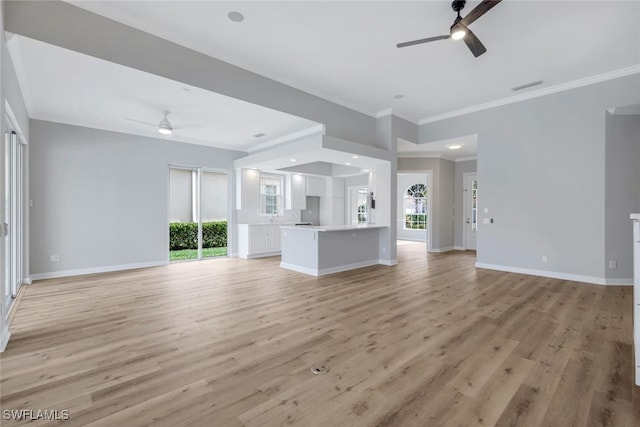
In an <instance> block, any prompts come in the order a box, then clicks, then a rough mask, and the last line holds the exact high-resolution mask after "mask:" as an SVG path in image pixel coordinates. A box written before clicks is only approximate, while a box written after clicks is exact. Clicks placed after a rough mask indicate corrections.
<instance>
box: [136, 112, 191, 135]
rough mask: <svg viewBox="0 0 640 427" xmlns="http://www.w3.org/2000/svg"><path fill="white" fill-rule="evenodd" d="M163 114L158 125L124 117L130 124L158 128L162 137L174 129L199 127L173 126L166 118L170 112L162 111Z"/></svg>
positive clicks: (171, 132)
mask: <svg viewBox="0 0 640 427" xmlns="http://www.w3.org/2000/svg"><path fill="white" fill-rule="evenodd" d="M163 114H164V117H163V118H162V120H160V123H158V124H155V123H149V122H143V121H142V120H136V119H131V118H128V117H125V119H127V120H131V121H132V122H138V123H142V124H145V125H149V126H153V127H157V128H158V132H160V133H161V134H163V135H167V136H169V135H171V134H173V130H174V129H184V128H187V127H198V126H199V125H178V126H173V125H171V122H170V121H169V119H168V118H167V116H168V115H169V114H171V112H170V111H164V112H163Z"/></svg>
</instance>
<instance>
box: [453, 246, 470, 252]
mask: <svg viewBox="0 0 640 427" xmlns="http://www.w3.org/2000/svg"><path fill="white" fill-rule="evenodd" d="M453 250H454V251H466V250H467V248H465V247H464V246H454V247H453Z"/></svg>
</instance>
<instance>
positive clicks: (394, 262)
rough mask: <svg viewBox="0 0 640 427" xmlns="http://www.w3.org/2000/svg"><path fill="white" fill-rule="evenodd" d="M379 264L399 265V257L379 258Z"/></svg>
mask: <svg viewBox="0 0 640 427" xmlns="http://www.w3.org/2000/svg"><path fill="white" fill-rule="evenodd" d="M378 264H382V265H398V259H397V258H396V259H379V260H378Z"/></svg>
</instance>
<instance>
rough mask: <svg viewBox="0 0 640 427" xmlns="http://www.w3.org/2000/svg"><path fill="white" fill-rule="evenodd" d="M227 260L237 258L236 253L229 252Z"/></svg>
mask: <svg viewBox="0 0 640 427" xmlns="http://www.w3.org/2000/svg"><path fill="white" fill-rule="evenodd" d="M229 258H238V252H231V253H230V254H229Z"/></svg>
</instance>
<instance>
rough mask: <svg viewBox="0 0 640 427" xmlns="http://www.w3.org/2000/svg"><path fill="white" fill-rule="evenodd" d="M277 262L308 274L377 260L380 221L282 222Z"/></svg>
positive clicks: (337, 270) (359, 266)
mask: <svg viewBox="0 0 640 427" xmlns="http://www.w3.org/2000/svg"><path fill="white" fill-rule="evenodd" d="M280 228H281V247H282V259H281V262H280V266H281V267H283V268H287V269H289V270H294V271H298V272H300V273H306V274H310V275H312V276H322V275H325V274H331V273H337V272H340V271H347V270H353V269H356V268H362V267H367V266H370V265H375V264H380V261H379V260H380V255H379V253H378V251H379V247H380V231H381V230H382V229H385V228H388V227H386V226H383V225H375V224H358V225H327V226H282V227H280Z"/></svg>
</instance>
